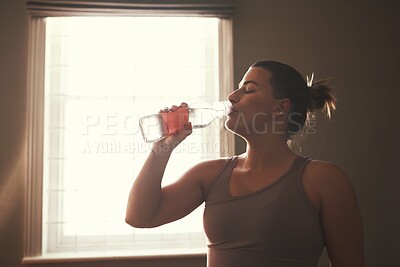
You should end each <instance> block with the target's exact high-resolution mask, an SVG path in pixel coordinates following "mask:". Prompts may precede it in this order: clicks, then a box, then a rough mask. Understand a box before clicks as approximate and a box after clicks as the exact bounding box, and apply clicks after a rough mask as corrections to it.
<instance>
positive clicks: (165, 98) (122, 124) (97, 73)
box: [42, 17, 226, 255]
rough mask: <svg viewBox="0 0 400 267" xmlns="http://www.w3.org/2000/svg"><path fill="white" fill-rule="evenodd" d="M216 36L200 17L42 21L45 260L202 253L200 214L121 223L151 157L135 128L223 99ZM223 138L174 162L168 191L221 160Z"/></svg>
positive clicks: (217, 127) (208, 139)
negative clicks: (145, 224) (155, 116)
mask: <svg viewBox="0 0 400 267" xmlns="http://www.w3.org/2000/svg"><path fill="white" fill-rule="evenodd" d="M220 30H221V27H220V21H219V19H217V18H204V17H203V18H201V17H197V18H195V17H57V18H47V19H46V33H45V39H46V51H45V58H46V60H45V91H44V92H45V93H44V152H43V153H44V156H43V158H44V160H43V242H42V246H43V254H46V253H47V254H49V253H55V252H68V251H69V252H82V251H86V252H90V251H97V252H98V251H102V252H103V253H108V252H110V253H111V252H113V253H115V251H116V250H118V251H125V252H126V251H129V253H130V254H141V255H143V254H149V253H154V250H157V251H158V252H157V253H158V254H162V253H174V251H178V250H179V252H182V250H186V251H188V252H204V251H205V248H206V239H205V236H204V233H203V228H202V212H203V206H201V207H199V208H198V209H197V210H195V211H194V212H193V213H191V214H190V215H189V216H187V217H186V218H184V219H181V220H179V221H177V222H173V223H170V224H167V225H164V226H161V227H158V228H154V229H135V228H132V227H130V226H128V225H127V224H126V223H125V221H124V219H125V209H126V203H127V198H128V194H129V190H130V187H131V185H132V183H133V181H134V178H135V177H136V175H137V174H138V171H139V170H140V168H141V166H142V164H143V162H144V160H145V159H146V157H147V154H148V152H149V149H150V147H151V145H150V144H147V143H145V142H144V141H143V139H142V137H141V133H140V131H139V128H138V118H140V117H141V116H142V115H146V114H149V113H155V112H158V110H159V109H161V108H163V107H165V106H170V105H172V104H179V103H181V102H182V101H185V102H188V103H194V102H200V101H201V102H209V103H211V102H214V101H216V100H220V99H221V98H224V97H225V96H226V95H225V96H224V94H225V93H221V92H224V91H223V90H226V88H221V84H223V83H222V82H221V80H220V79H221V73H220V71H221V68H220V66H221V55H220V51H221V47H220V39H219V38H220ZM223 134H226V133H225V132H224V131H223V130H222V127H221V123H218V122H214V123H213V124H212V125H211V126H210V127H208V128H205V129H202V130H196V131H195V132H194V134H193V135H192V136H190V137H189V138H188V139H187V140H185V142H184V143H182V144H181V146H180V147H178V148H177V150H176V151H175V152H174V155H173V156H172V158H171V161H170V163H169V165H168V168H167V170H166V172H165V179H164V180H163V183H171V182H173V181H174V180H175V179H177V178H178V177H179V176H180V175H181V174H182V173H183V172H184V171H185V170H187V168H189V167H190V166H191V165H193V164H195V163H196V162H199V161H200V160H203V159H210V158H216V157H219V156H221V154H224V153H225V152H226V147H224V146H222V145H221V135H223ZM188 193H190V192H188Z"/></svg>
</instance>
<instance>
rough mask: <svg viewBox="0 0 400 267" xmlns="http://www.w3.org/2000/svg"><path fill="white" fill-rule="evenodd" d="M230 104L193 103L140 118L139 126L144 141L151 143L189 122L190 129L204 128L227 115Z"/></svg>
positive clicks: (221, 102)
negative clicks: (190, 124) (171, 110)
mask: <svg viewBox="0 0 400 267" xmlns="http://www.w3.org/2000/svg"><path fill="white" fill-rule="evenodd" d="M231 109H232V104H231V102H229V101H220V102H215V103H213V104H212V105H210V104H208V103H195V104H193V105H190V106H189V107H180V108H178V109H177V110H176V111H173V112H160V113H157V114H151V115H147V116H144V117H142V118H140V120H139V125H140V129H141V131H142V135H143V139H144V141H146V142H148V143H152V142H155V141H158V140H161V139H163V138H165V137H166V136H168V135H171V134H174V133H176V132H177V131H179V130H180V129H182V127H183V125H184V123H185V122H187V121H190V122H191V123H192V128H193V129H197V128H204V127H206V126H208V125H210V124H211V123H212V122H213V121H214V120H215V119H217V118H222V117H224V116H226V115H228V114H229V112H230V111H231Z"/></svg>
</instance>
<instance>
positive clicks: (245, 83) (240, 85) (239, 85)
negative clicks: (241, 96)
mask: <svg viewBox="0 0 400 267" xmlns="http://www.w3.org/2000/svg"><path fill="white" fill-rule="evenodd" d="M249 83H253V84H255V85H257V86H259V84H258V83H256V82H255V81H253V80H250V81H245V82H244V83H243V84H241V83H239V84H238V87H239V88H240V87H242V86H243V85H247V84H249Z"/></svg>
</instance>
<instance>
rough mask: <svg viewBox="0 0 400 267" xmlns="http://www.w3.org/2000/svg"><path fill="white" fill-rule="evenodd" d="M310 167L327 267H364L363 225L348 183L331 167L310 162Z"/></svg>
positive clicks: (340, 173)
mask: <svg viewBox="0 0 400 267" xmlns="http://www.w3.org/2000/svg"><path fill="white" fill-rule="evenodd" d="M310 165H311V166H310V168H309V169H310V171H311V173H312V177H313V179H312V180H313V183H314V186H313V188H315V189H316V192H317V195H318V197H319V200H320V201H319V202H320V216H321V222H322V226H323V230H324V237H325V242H326V246H327V251H328V256H329V260H330V263H331V266H332V267H347V266H348V267H364V266H365V259H364V233H363V226H362V220H361V213H360V208H359V205H358V201H357V196H356V193H355V191H354V189H353V186H352V184H351V182H350V181H349V179H348V177H347V176H346V174H345V173H344V172H343V171H342V170H341V169H339V168H338V167H337V166H335V165H334V164H331V163H327V162H321V161H313V162H311V163H310Z"/></svg>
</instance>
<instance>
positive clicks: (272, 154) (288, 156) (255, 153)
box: [243, 136, 297, 171]
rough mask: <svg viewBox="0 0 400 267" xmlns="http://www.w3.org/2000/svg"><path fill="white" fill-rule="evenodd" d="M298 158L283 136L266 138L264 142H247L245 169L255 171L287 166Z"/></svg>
mask: <svg viewBox="0 0 400 267" xmlns="http://www.w3.org/2000/svg"><path fill="white" fill-rule="evenodd" d="M296 157H297V154H295V153H294V152H293V151H292V150H290V148H289V147H288V145H287V142H286V138H284V137H283V136H273V137H270V136H268V137H265V139H264V140H258V141H257V140H252V141H247V148H246V153H245V154H244V162H243V168H245V169H251V170H254V171H257V170H260V171H261V170H265V169H272V168H276V167H279V166H281V165H287V164H289V163H291V162H293V160H294V159H295V158H296Z"/></svg>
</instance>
